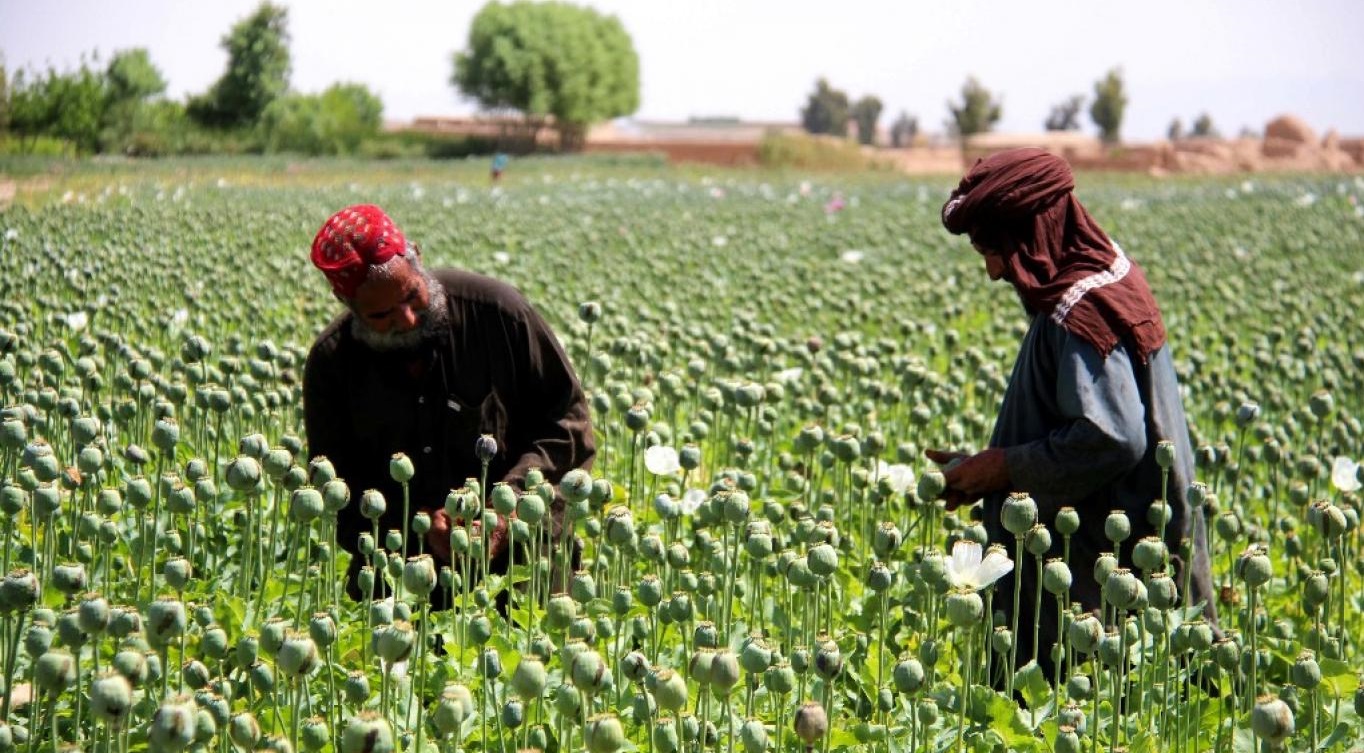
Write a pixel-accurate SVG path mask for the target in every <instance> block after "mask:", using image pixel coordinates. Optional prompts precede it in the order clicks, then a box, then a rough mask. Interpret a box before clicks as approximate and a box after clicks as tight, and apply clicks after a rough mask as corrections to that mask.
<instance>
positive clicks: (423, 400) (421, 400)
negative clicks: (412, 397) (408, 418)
mask: <svg viewBox="0 0 1364 753" xmlns="http://www.w3.org/2000/svg"><path fill="white" fill-rule="evenodd" d="M417 405H426V396H425V395H423V396H421V397H419V398H417Z"/></svg>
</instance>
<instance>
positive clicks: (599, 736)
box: [583, 712, 626, 753]
mask: <svg viewBox="0 0 1364 753" xmlns="http://www.w3.org/2000/svg"><path fill="white" fill-rule="evenodd" d="M583 742H584V743H586V745H587V750H588V751H589V753H617V751H619V750H620V749H621V748H623V747H625V744H626V738H625V728H624V727H622V726H621V723H620V719H618V718H616V715H615V714H612V713H609V712H608V713H604V714H597V715H595V716H592V717H590V718H589V719H588V720H587V725H586V726H584V727H583Z"/></svg>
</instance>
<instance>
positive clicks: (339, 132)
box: [259, 84, 383, 154]
mask: <svg viewBox="0 0 1364 753" xmlns="http://www.w3.org/2000/svg"><path fill="white" fill-rule="evenodd" d="M382 116H383V102H382V101H381V100H380V99H379V97H378V95H376V94H374V93H373V92H371V91H370V90H369V89H367V88H366V87H364V86H363V85H361V84H333V85H331V86H330V87H328V88H327V90H326V91H324V92H322V93H321V94H286V95H285V96H283V97H280V98H278V99H276V100H275V101H274V102H271V103H270V106H269V107H267V108H265V112H263V113H261V118H260V126H259V134H260V139H261V143H262V144H263V145H264V147H265V149H266V151H270V152H299V153H303V154H354V153H355V152H356V151H357V150H358V149H359V148H360V144H361V143H362V142H363V141H364V140H365V139H366V138H369V137H370V136H373V135H374V134H375V133H376V132H377V131H378V130H379V124H380V119H381V118H382Z"/></svg>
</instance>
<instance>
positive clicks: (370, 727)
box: [341, 711, 397, 753]
mask: <svg viewBox="0 0 1364 753" xmlns="http://www.w3.org/2000/svg"><path fill="white" fill-rule="evenodd" d="M395 750H397V748H396V747H395V746H394V744H393V730H392V728H391V727H389V726H388V720H386V719H385V718H384V717H383V715H382V714H380V713H378V712H377V711H361V712H360V713H359V714H358V715H357V716H353V717H351V718H350V719H349V720H347V721H346V728H345V731H344V732H342V733H341V753H394V751H395Z"/></svg>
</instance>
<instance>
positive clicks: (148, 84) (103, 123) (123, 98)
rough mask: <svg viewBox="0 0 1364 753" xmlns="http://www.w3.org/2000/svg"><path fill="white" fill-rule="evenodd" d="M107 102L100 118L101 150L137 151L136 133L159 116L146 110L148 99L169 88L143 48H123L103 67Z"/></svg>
mask: <svg viewBox="0 0 1364 753" xmlns="http://www.w3.org/2000/svg"><path fill="white" fill-rule="evenodd" d="M104 80H105V97H106V99H105V105H104V113H103V115H102V117H101V119H100V136H99V142H100V151H134V150H131V149H130V142H132V141H133V140H134V139H133V134H134V133H135V132H138V131H145V130H147V129H148V128H149V127H150V124H151V123H152V122H154V121H155V120H156V118H149V117H147V114H146V113H144V112H143V111H144V110H145V109H146V108H147V107H148V100H149V99H151V98H152V97H156V96H158V95H160V94H161V93H163V92H165V91H166V80H165V79H164V78H162V76H161V71H159V70H157V69H156V66H155V65H153V64H152V61H151V58H150V57H149V56H148V55H147V51H146V50H145V49H143V48H141V47H137V48H133V49H130V50H121V51H119V52H116V53H114V56H113V57H112V58H110V59H109V65H108V66H106V67H105V69H104Z"/></svg>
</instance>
